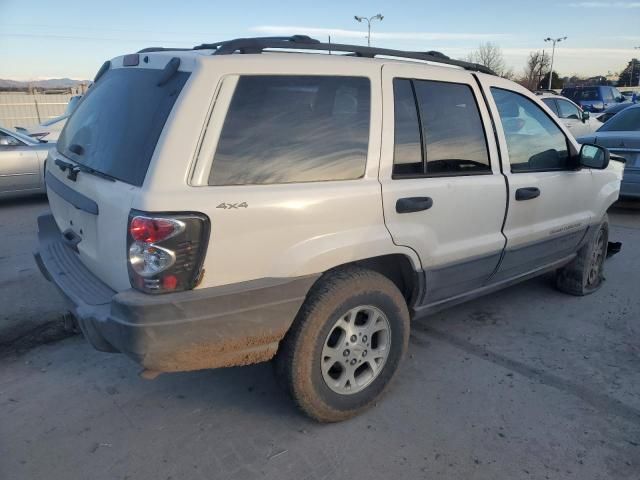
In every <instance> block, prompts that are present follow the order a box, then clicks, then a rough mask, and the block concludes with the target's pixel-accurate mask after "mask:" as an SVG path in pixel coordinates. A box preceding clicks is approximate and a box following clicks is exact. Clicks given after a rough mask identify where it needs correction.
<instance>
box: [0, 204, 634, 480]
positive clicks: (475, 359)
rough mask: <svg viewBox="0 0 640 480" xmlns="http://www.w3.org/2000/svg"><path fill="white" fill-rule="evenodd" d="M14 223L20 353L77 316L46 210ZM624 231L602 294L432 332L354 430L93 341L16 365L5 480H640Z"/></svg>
mask: <svg viewBox="0 0 640 480" xmlns="http://www.w3.org/2000/svg"><path fill="white" fill-rule="evenodd" d="M11 209H13V210H15V211H13V210H12V211H11V212H8V210H7V208H6V206H5V205H0V229H1V230H2V235H3V239H7V240H6V242H7V243H6V244H7V245H8V248H5V251H4V252H3V254H2V258H0V275H1V276H0V282H1V286H2V288H1V289H0V292H1V293H0V295H2V297H0V302H2V304H3V305H4V306H5V307H4V308H3V311H2V315H0V321H2V322H5V325H8V324H9V323H11V324H12V327H11V329H12V330H11V331H13V332H14V334H15V332H22V334H19V333H18V336H17V337H14V342H16V341H18V339H19V338H21V335H27V336H28V335H29V332H30V331H31V330H30V328H31V327H34V326H35V327H34V328H37V325H38V320H42V319H44V318H47V319H50V320H48V321H53V322H55V321H56V319H59V318H61V316H62V315H63V314H64V305H63V304H62V302H61V301H60V299H59V297H58V296H57V292H55V290H54V289H53V287H52V286H51V285H50V284H48V283H47V282H46V281H44V280H43V279H40V277H39V272H37V270H36V267H35V265H34V264H33V263H32V260H31V258H30V256H29V255H30V252H31V248H32V247H33V242H34V239H33V234H34V232H35V225H34V222H35V215H36V213H37V212H39V211H42V210H46V204H44V203H43V202H42V201H41V200H31V201H28V202H26V203H25V204H22V203H17V204H14V205H13V206H12V207H11V208H10V210H11ZM610 222H611V240H613V241H621V242H622V243H623V249H622V252H621V253H619V254H618V255H616V256H614V257H612V258H611V259H609V260H608V261H607V263H606V282H605V284H604V286H603V288H602V289H601V290H600V291H598V292H597V293H595V294H593V295H590V296H588V297H582V298H577V297H572V296H567V295H564V294H562V293H560V292H558V291H556V290H554V288H553V287H552V286H551V281H550V278H549V277H548V276H547V277H542V278H538V279H534V280H531V281H528V282H525V283H522V284H520V285H517V286H514V287H511V288H509V289H506V290H503V291H501V292H499V293H496V294H493V295H490V296H487V297H484V298H481V299H478V300H475V301H472V302H469V303H467V304H464V305H460V306H458V307H455V308H452V309H450V310H447V311H444V312H441V313H439V314H437V315H435V316H432V317H429V318H427V319H425V320H420V321H416V322H415V323H414V325H413V331H412V336H411V342H410V349H409V355H408V357H407V358H406V361H405V362H404V364H403V366H402V367H401V371H400V373H399V375H398V377H397V379H396V381H395V383H394V385H393V388H392V389H391V390H390V391H389V393H388V394H387V395H386V396H385V397H384V398H383V399H382V400H381V401H380V402H379V404H378V405H377V406H375V407H374V408H373V409H371V410H370V411H368V412H366V413H365V414H363V415H361V416H359V417H357V418H355V419H353V420H350V421H347V422H344V423H341V424H333V425H319V424H316V423H314V422H312V421H310V420H308V419H306V418H305V417H304V416H302V415H301V414H300V413H298V411H297V410H296V409H295V408H294V406H293V404H292V403H291V402H290V400H289V399H288V398H287V396H286V395H285V394H284V393H283V392H282V391H281V390H280V389H279V388H278V386H277V384H276V382H275V380H274V378H273V375H272V374H271V366H270V365H269V364H261V365H255V366H250V367H242V368H232V369H222V370H213V371H201V372H191V373H176V374H165V375H161V376H160V377H158V378H157V379H155V380H153V381H148V380H143V379H141V378H140V377H139V376H138V373H139V368H138V367H137V366H136V365H135V364H133V363H132V362H131V361H129V360H128V359H126V358H124V357H123V356H122V355H118V354H106V353H100V352H97V351H94V350H93V349H92V348H91V347H89V346H88V345H87V343H86V342H85V341H84V340H83V339H82V338H81V337H80V336H73V337H69V338H66V339H64V340H60V341H51V343H48V344H46V345H41V346H35V344H34V345H32V348H30V349H29V350H28V351H25V352H18V353H16V352H9V353H6V354H5V355H4V356H2V357H1V359H0V479H5V478H6V479H12V480H13V479H30V480H34V479H48V480H50V479H84V478H87V479H92V480H99V479H154V480H156V479H191V478H194V479H200V478H202V479H254V478H268V479H296V480H297V479H361V478H362V479H364V478H366V479H389V478H396V479H405V478H407V479H421V478H425V479H435V478H437V479H440V478H442V479H491V480H497V479H580V480H587V479H638V478H640V369H639V366H640V288H639V287H638V285H640V253H639V252H640V209H637V208H636V209H630V210H626V209H618V208H616V209H613V210H612V211H611V212H610ZM23 322H26V323H27V324H28V325H29V328H28V327H26V326H23V325H22V323H23ZM40 324H42V323H40ZM3 331H8V330H3ZM3 331H0V338H1V336H2V335H3V333H2V332H3ZM0 343H1V342H0Z"/></svg>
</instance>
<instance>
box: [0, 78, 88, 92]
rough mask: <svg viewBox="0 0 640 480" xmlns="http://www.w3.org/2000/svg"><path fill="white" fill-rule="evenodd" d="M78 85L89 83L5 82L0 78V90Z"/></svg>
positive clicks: (68, 80) (59, 80) (54, 80)
mask: <svg viewBox="0 0 640 480" xmlns="http://www.w3.org/2000/svg"><path fill="white" fill-rule="evenodd" d="M79 83H89V80H73V79H71V78H49V79H46V80H30V81H21V80H5V79H2V78H0V90H1V89H3V88H4V89H7V88H10V89H26V88H28V87H29V86H33V87H37V88H70V87H74V86H76V85H78V84H79Z"/></svg>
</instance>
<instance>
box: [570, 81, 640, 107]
mask: <svg viewBox="0 0 640 480" xmlns="http://www.w3.org/2000/svg"><path fill="white" fill-rule="evenodd" d="M560 93H561V94H562V95H563V96H565V97H567V98H568V99H569V100H573V101H574V102H576V103H577V104H578V105H580V106H581V107H582V108H583V109H584V110H586V111H588V112H601V111H603V110H605V109H606V108H608V107H610V106H611V105H615V104H616V103H622V102H627V101H628V100H627V99H626V98H625V97H624V96H623V95H622V94H621V93H620V92H619V91H618V89H617V88H616V87H609V86H606V85H602V86H593V87H567V88H563V89H562V92H560Z"/></svg>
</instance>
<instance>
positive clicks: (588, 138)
mask: <svg viewBox="0 0 640 480" xmlns="http://www.w3.org/2000/svg"><path fill="white" fill-rule="evenodd" d="M577 140H578V142H580V143H592V144H594V145H600V146H602V147H606V148H640V132H594V133H592V134H590V135H584V136H582V137H578V138H577Z"/></svg>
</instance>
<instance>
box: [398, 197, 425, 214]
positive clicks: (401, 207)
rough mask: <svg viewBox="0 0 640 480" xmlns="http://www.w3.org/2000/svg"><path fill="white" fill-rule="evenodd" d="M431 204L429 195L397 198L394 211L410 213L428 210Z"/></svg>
mask: <svg viewBox="0 0 640 480" xmlns="http://www.w3.org/2000/svg"><path fill="white" fill-rule="evenodd" d="M432 206H433V200H432V199H431V197H408V198H399V199H398V201H397V202H396V212H398V213H412V212H420V211H422V210H429V209H430V208H431V207H432Z"/></svg>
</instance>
